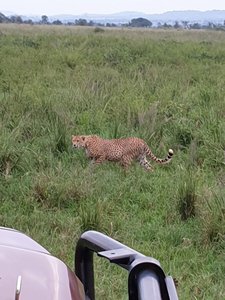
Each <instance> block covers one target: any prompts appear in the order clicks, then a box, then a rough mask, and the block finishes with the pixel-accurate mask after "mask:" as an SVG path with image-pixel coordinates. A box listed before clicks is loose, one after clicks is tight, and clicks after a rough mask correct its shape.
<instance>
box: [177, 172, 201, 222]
mask: <svg viewBox="0 0 225 300" xmlns="http://www.w3.org/2000/svg"><path fill="white" fill-rule="evenodd" d="M196 204H197V193H196V178H195V176H194V174H193V171H192V172H191V171H188V172H187V173H186V174H185V176H183V178H181V182H180V185H179V187H178V209H179V214H180V216H181V219H182V220H183V221H185V220H187V219H189V218H192V217H195V215H196Z"/></svg>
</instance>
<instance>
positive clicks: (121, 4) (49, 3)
mask: <svg viewBox="0 0 225 300" xmlns="http://www.w3.org/2000/svg"><path fill="white" fill-rule="evenodd" d="M213 9H219V10H225V0H183V1H182V0H1V3H0V12H3V11H12V12H14V13H17V14H38V15H43V14H46V15H49V16H50V15H54V14H64V13H66V14H82V13H96V14H98V13H107V14H108V13H114V12H121V11H138V12H144V13H162V12H166V11H171V10H201V11H205V10H213Z"/></svg>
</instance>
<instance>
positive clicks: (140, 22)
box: [0, 12, 225, 30]
mask: <svg viewBox="0 0 225 300" xmlns="http://www.w3.org/2000/svg"><path fill="white" fill-rule="evenodd" d="M0 23H16V24H30V25H35V24H44V25H70V26H100V27H144V28H151V27H152V26H153V23H152V22H151V21H150V20H148V19H145V18H134V19H132V20H131V21H130V22H129V23H124V24H119V25H118V24H115V23H98V22H95V21H92V20H90V21H88V20H86V19H82V18H80V19H75V20H74V22H67V23H64V22H62V21H61V20H54V21H52V22H50V21H49V18H48V16H46V15H42V16H41V19H40V20H39V21H33V20H32V19H26V20H23V19H22V17H21V16H18V15H14V16H10V17H7V16H5V15H4V14H3V13H1V12H0ZM154 27H157V28H175V29H179V28H180V29H182V28H183V29H217V30H218V29H221V30H225V20H224V22H223V24H214V23H213V22H208V24H207V25H202V24H200V23H190V22H188V21H180V22H178V21H175V22H174V24H172V25H171V24H168V23H166V22H164V23H160V22H159V23H157V24H156V25H155V26H154Z"/></svg>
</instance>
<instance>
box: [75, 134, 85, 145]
mask: <svg viewBox="0 0 225 300" xmlns="http://www.w3.org/2000/svg"><path fill="white" fill-rule="evenodd" d="M72 145H73V147H74V148H84V147H85V146H86V138H85V136H84V135H72Z"/></svg>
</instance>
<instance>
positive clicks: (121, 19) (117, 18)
mask: <svg viewBox="0 0 225 300" xmlns="http://www.w3.org/2000/svg"><path fill="white" fill-rule="evenodd" d="M1 12H2V13H3V14H4V15H6V16H10V15H16V13H15V14H13V13H12V12H10V13H9V12H4V11H1ZM21 17H22V18H23V20H26V19H31V20H33V21H38V20H40V19H41V16H34V15H33V16H32V15H28V16H23V15H22V16H21ZM140 17H141V18H146V19H148V20H150V21H151V22H152V23H153V25H154V24H155V25H157V24H158V23H159V22H160V23H165V22H166V23H168V24H173V23H175V22H176V21H187V22H190V23H194V22H198V23H200V24H207V23H209V22H212V23H216V24H223V23H224V21H225V10H210V11H197V10H188V11H168V12H165V13H162V14H145V13H142V12H133V11H131V12H130V11H125V12H119V13H113V14H82V15H72V14H71V15H70V14H69V15H65V14H60V15H53V16H51V15H49V16H48V18H49V21H50V22H53V21H55V20H60V21H62V22H63V23H67V22H74V20H77V19H81V18H82V19H86V20H87V21H90V20H93V21H95V22H96V23H103V24H106V23H115V24H117V25H118V24H124V23H128V22H130V21H131V19H133V18H140Z"/></svg>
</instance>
